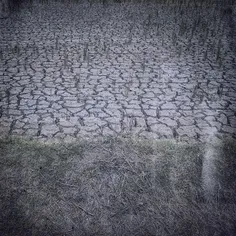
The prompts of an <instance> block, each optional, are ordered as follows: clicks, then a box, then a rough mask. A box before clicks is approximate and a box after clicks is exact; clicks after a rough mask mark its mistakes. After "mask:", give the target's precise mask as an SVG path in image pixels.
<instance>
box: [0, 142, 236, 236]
mask: <svg viewBox="0 0 236 236" xmlns="http://www.w3.org/2000/svg"><path fill="white" fill-rule="evenodd" d="M209 150H214V154H212V155H213V157H214V160H213V162H212V163H214V168H213V170H211V174H209V176H210V178H212V182H211V183H214V187H215V189H214V196H213V198H212V199H213V201H211V202H209V201H208V200H207V199H208V198H206V192H205V187H204V186H203V183H204V180H203V179H202V178H203V176H202V170H203V169H204V168H203V165H204V160H205V159H206V158H207V156H209V153H212V151H210V152H209ZM206 153H207V154H206ZM0 165H1V172H0V173H1V175H0V178H1V180H0V181H1V191H0V198H1V201H0V202H1V209H0V215H1V220H0V222H1V226H0V232H1V235H37V236H38V235H162V236H163V235H188V236H189V235H235V234H234V233H235V232H236V231H235V225H236V220H235V219H236V217H235V216H236V197H235V195H234V193H235V189H236V178H235V177H236V174H235V170H234V168H235V166H236V146H235V145H234V142H233V141H230V140H225V141H223V142H221V143H218V144H217V145H215V144H208V145H203V144H184V143H176V142H172V141H155V142H151V141H145V140H132V139H113V138H107V139H106V140H103V141H98V142H91V141H81V142H78V143H73V144H54V145H45V144H39V143H36V142H32V141H31V142H28V141H25V140H22V139H7V140H6V139H5V140H1V141H0ZM209 176H208V177H209Z"/></svg>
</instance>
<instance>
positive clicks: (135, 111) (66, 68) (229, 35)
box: [0, 2, 236, 141]
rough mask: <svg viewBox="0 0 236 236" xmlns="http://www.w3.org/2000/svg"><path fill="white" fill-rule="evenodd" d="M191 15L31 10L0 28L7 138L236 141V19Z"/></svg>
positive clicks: (103, 8)
mask: <svg viewBox="0 0 236 236" xmlns="http://www.w3.org/2000/svg"><path fill="white" fill-rule="evenodd" d="M189 8H190V9H188V11H185V9H184V7H182V8H181V9H177V7H176V6H172V5H170V6H167V5H163V4H159V5H152V4H149V5H148V4H146V5H145V4H118V3H113V4H108V5H107V4H105V5H103V4H100V3H94V4H88V3H85V2H84V3H82V4H76V3H73V2H71V3H70V4H65V3H59V2H58V3H55V2H51V3H49V4H45V3H40V2H34V3H33V4H32V5H30V4H25V5H24V4H23V5H22V6H21V9H20V10H19V11H17V12H13V13H12V14H11V15H10V17H9V18H7V19H1V20H0V30H1V34H0V42H1V47H0V49H1V51H0V130H1V134H0V135H1V136H9V135H17V136H27V137H31V138H34V139H40V140H49V139H50V140H52V139H53V140H67V139H68V140H73V139H75V138H96V137H101V136H104V137H105V136H107V135H125V134H131V135H135V136H138V137H143V138H181V139H186V140H190V139H191V140H192V139H193V140H200V141H204V140H205V139H206V138H207V137H208V136H209V135H212V134H223V135H229V136H232V137H235V136H236V71H235V70H236V64H235V51H236V50H235V43H234V42H236V40H235V38H236V37H235V34H236V32H235V29H234V24H233V23H234V22H235V21H236V20H235V16H234V14H233V15H230V16H229V15H224V17H220V16H221V15H222V14H221V13H222V11H221V9H216V10H215V11H213V10H212V9H211V8H210V7H208V8H205V10H204V11H203V10H202V9H201V10H199V11H198V10H197V9H195V8H191V6H190V7H189ZM176 9H177V10H176ZM191 9H192V11H191ZM196 12H197V13H196ZM180 13H181V14H180ZM193 13H194V14H196V15H194V14H193ZM191 16H193V17H191ZM184 19H188V21H185V20H184ZM198 19H200V21H199V20H198ZM186 22H187V23H186ZM232 22H233V23H232Z"/></svg>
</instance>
